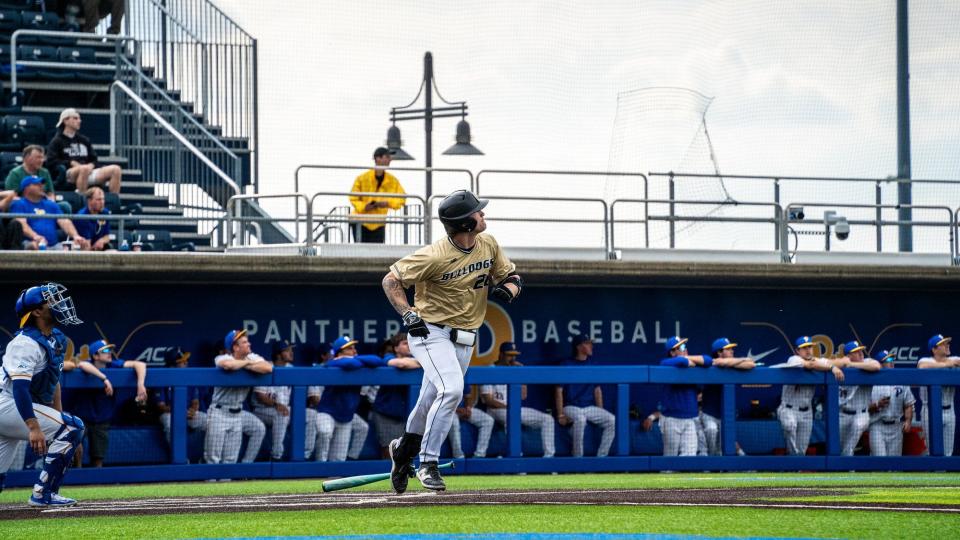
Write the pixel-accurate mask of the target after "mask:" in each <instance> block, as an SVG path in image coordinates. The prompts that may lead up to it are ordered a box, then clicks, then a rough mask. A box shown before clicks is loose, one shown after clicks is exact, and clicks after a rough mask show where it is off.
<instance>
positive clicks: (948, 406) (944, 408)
mask: <svg viewBox="0 0 960 540" xmlns="http://www.w3.org/2000/svg"><path fill="white" fill-rule="evenodd" d="M950 407H951V405H944V406H943V410H945V411H949V410H950Z"/></svg>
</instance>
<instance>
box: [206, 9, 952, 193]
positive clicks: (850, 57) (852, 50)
mask: <svg viewBox="0 0 960 540" xmlns="http://www.w3.org/2000/svg"><path fill="white" fill-rule="evenodd" d="M217 3H218V5H220V6H221V7H222V8H223V9H224V10H225V11H226V12H227V13H228V14H230V16H231V17H233V18H234V19H235V20H236V21H237V22H238V23H239V24H240V25H241V26H242V27H244V28H245V29H246V30H247V31H249V32H250V33H251V34H252V35H254V36H255V37H256V38H257V39H258V42H259V54H260V67H259V74H260V95H261V97H260V151H261V155H260V172H261V191H262V192H267V193H275V192H286V191H292V190H293V185H294V183H293V176H294V169H295V168H296V167H297V166H298V165H300V164H303V163H326V164H358V165H365V164H368V163H370V161H371V160H370V156H371V153H372V150H373V148H375V147H376V146H379V145H381V144H383V143H384V139H385V136H386V130H387V128H388V127H389V122H388V113H389V110H390V108H391V107H392V106H399V105H404V104H406V103H408V102H409V101H411V100H412V99H413V97H414V95H415V94H416V92H417V89H418V87H419V84H420V80H421V77H422V58H423V54H424V52H425V51H427V50H430V51H432V52H433V55H434V64H435V74H436V78H437V83H438V86H439V90H440V92H442V94H443V96H444V97H445V98H447V99H448V100H451V101H457V100H466V101H467V102H468V104H469V107H470V116H469V118H468V120H469V121H470V124H471V126H472V129H473V135H474V143H475V144H476V146H478V147H479V148H480V149H482V150H483V151H484V152H485V153H486V155H485V156H482V157H460V156H443V155H442V154H441V153H442V151H443V150H444V149H446V148H447V147H448V146H450V145H451V144H452V143H453V134H454V128H455V125H456V120H455V119H440V120H437V121H436V122H435V128H434V166H435V167H465V168H469V169H471V170H474V171H477V170H480V169H495V168H527V169H571V170H606V169H608V168H616V169H621V170H638V171H642V172H646V171H649V170H670V169H675V170H678V169H679V168H681V167H683V166H685V167H690V168H696V169H698V170H697V171H696V172H709V170H710V168H712V163H711V162H710V160H709V158H708V154H707V153H706V152H707V150H706V147H705V146H704V145H703V140H702V137H701V140H699V141H698V140H697V130H698V128H699V126H698V125H697V122H696V119H697V111H696V110H695V108H692V107H691V105H690V102H689V100H685V99H684V98H683V97H682V92H681V91H677V92H676V93H673V94H671V93H669V92H657V93H653V94H652V95H649V96H648V95H646V94H644V93H643V92H641V93H640V94H641V96H646V97H642V98H636V97H634V98H631V99H634V101H633V102H629V103H628V102H626V101H625V100H621V102H620V107H621V110H620V111H619V115H618V94H623V95H625V96H626V95H634V96H636V92H634V93H633V94H628V93H630V92H631V91H636V90H638V89H642V88H647V87H682V88H686V89H690V90H694V91H697V92H699V93H702V94H704V95H706V96H710V97H712V98H713V100H712V102H711V104H710V108H709V111H708V113H707V117H706V118H707V125H708V128H709V132H710V136H711V140H712V143H713V146H714V151H715V156H716V160H717V163H718V164H719V166H720V169H721V171H722V172H724V173H727V174H731V173H741V174H781V175H818V176H867V177H881V178H882V177H886V176H888V175H893V174H895V173H896V166H897V162H896V159H897V156H896V86H895V85H896V72H895V67H896V63H895V58H896V57H895V52H896V50H895V5H896V2H895V1H894V0H883V1H880V0H874V1H852V0H848V1H837V2H819V1H817V2H814V1H807V2H792V3H786V2H769V1H764V0H757V1H748V0H736V1H732V0H731V1H692V0H690V1H683V0H675V1H670V2H661V1H608V2H586V1H582V2H575V1H570V0H561V1H539V2H536V1H531V2H515V1H502V0H491V1H484V2H478V1H473V2H438V1H421V2H402V1H399V0H393V1H376V2H352V3H347V2H334V1H327V0H320V1H317V0H286V1H283V2H263V1H260V0H220V1H218V2H217ZM957 21H960V2H954V1H949V0H945V1H935V0H925V1H923V2H912V3H911V20H910V23H911V25H910V32H911V62H912V63H911V77H912V78H911V98H912V110H911V114H912V121H913V129H912V137H913V177H914V178H938V179H947V178H960V123H958V122H957V119H958V118H960V100H958V99H957V98H956V96H957V95H960V92H958V90H960V70H958V69H957V59H958V58H960V36H958V34H957V32H956V28H955V26H956V22H957ZM637 99H640V100H639V101H637ZM631 104H632V107H633V109H628V108H627V105H631ZM618 123H619V124H618ZM399 127H400V128H401V130H402V132H403V138H404V142H405V144H404V148H405V149H406V150H407V151H408V152H409V153H411V154H413V155H414V156H415V157H416V158H418V159H417V161H414V162H403V163H399V164H402V165H414V166H422V164H423V162H422V158H423V155H424V148H423V127H422V122H404V123H401V124H399ZM395 164H397V163H395ZM353 176H354V174H353V173H343V172H340V173H336V174H331V173H327V174H323V175H313V176H312V177H311V178H312V179H311V180H310V182H311V183H310V184H309V186H307V188H306V190H307V191H316V190H320V189H325V190H326V189H329V190H348V189H349V187H350V185H351V182H352V178H353ZM445 178H446V179H444V178H439V179H438V187H437V188H436V189H435V191H440V192H442V191H445V190H449V189H450V188H451V186H453V185H454V184H455V183H456V181H455V180H454V179H453V177H445ZM401 180H402V181H403V183H404V186H405V187H406V188H407V190H408V191H409V192H414V193H422V192H423V182H422V180H421V177H420V176H417V175H415V174H413V173H405V174H404V175H402V176H401ZM507 180H509V181H507ZM651 181H653V180H651ZM545 187H549V188H550V194H551V195H558V196H559V195H568V196H604V195H607V196H608V197H609V196H611V195H616V196H622V195H624V194H630V193H632V192H631V190H630V189H629V188H624V187H623V186H622V185H619V184H618V186H617V187H616V188H615V189H613V190H611V189H610V186H609V185H606V186H604V189H599V188H598V181H597V180H593V179H585V178H579V179H576V180H575V181H565V180H560V179H550V180H549V181H548V182H544V181H541V180H539V179H537V178H529V177H520V178H518V177H511V178H509V179H506V178H500V179H496V178H493V177H491V179H490V182H489V183H488V184H485V186H484V191H486V192H487V193H508V192H509V193H544V188H545ZM751 189H754V190H755V188H751ZM716 192H717V191H716V190H715V189H714V190H707V191H704V192H703V193H700V195H701V196H705V197H707V196H708V195H709V194H713V193H716ZM851 193H853V192H851ZM958 194H960V190H958V191H953V192H950V193H944V192H938V194H937V195H936V198H939V199H943V198H948V199H951V200H952V201H954V202H953V203H951V204H954V203H955V202H956V201H958V200H960V197H958V196H957V195H958ZM751 195H753V194H752V193H750V192H749V190H748V192H747V193H740V194H737V195H736V197H737V198H738V199H740V200H758V198H763V197H760V195H759V194H758V195H757V196H755V197H754V196H751ZM763 195H764V197H768V196H769V195H768V194H767V193H766V192H764V194H763ZM834 195H836V193H834ZM797 196H800V195H797ZM708 198H709V197H708ZM330 204H334V203H333V202H331V203H330ZM268 208H269V206H268Z"/></svg>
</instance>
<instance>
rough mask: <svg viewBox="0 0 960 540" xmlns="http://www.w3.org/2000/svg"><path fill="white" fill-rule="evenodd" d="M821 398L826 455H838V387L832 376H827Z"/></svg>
mask: <svg viewBox="0 0 960 540" xmlns="http://www.w3.org/2000/svg"><path fill="white" fill-rule="evenodd" d="M826 379H827V387H826V392H825V393H824V396H823V405H824V406H823V420H824V422H825V423H826V428H827V429H826V431H827V455H828V456H839V455H840V386H839V385H838V384H837V381H836V379H834V378H833V376H832V375H831V376H827V377H826Z"/></svg>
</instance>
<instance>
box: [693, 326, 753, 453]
mask: <svg viewBox="0 0 960 540" xmlns="http://www.w3.org/2000/svg"><path fill="white" fill-rule="evenodd" d="M736 346H737V344H736V343H732V342H731V341H730V340H729V339H727V338H725V337H722V338H718V339H716V340H714V342H713V344H712V346H711V347H710V349H711V356H712V357H713V366H714V367H722V368H734V369H743V370H747V369H753V368H754V367H756V363H755V362H754V361H753V360H752V359H751V358H737V357H736V355H735V354H734V349H735V348H736ZM722 403H723V387H722V386H720V385H718V384H710V385H707V386H704V387H703V391H702V392H701V399H700V416H699V418H698V422H697V436H698V446H700V444H699V439H700V438H702V442H703V448H698V453H703V454H705V455H708V456H719V455H721V454H722V451H721V450H722V449H721V448H720V425H721V424H720V418H721V417H723V405H722ZM736 447H737V454H738V455H743V450H742V449H741V448H740V445H739V444H737V445H736ZM701 450H702V451H703V452H701Z"/></svg>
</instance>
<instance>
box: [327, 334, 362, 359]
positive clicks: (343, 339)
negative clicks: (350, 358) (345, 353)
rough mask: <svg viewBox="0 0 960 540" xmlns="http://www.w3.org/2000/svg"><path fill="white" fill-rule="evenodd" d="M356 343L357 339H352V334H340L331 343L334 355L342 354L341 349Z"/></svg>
mask: <svg viewBox="0 0 960 540" xmlns="http://www.w3.org/2000/svg"><path fill="white" fill-rule="evenodd" d="M356 344H357V340H355V339H351V338H350V336H340V337H338V338H337V339H336V341H334V342H333V343H332V344H331V345H330V348H331V349H332V350H333V354H334V356H336V355H338V354H340V351H342V350H343V349H346V348H347V347H349V346H351V345H356Z"/></svg>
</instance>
